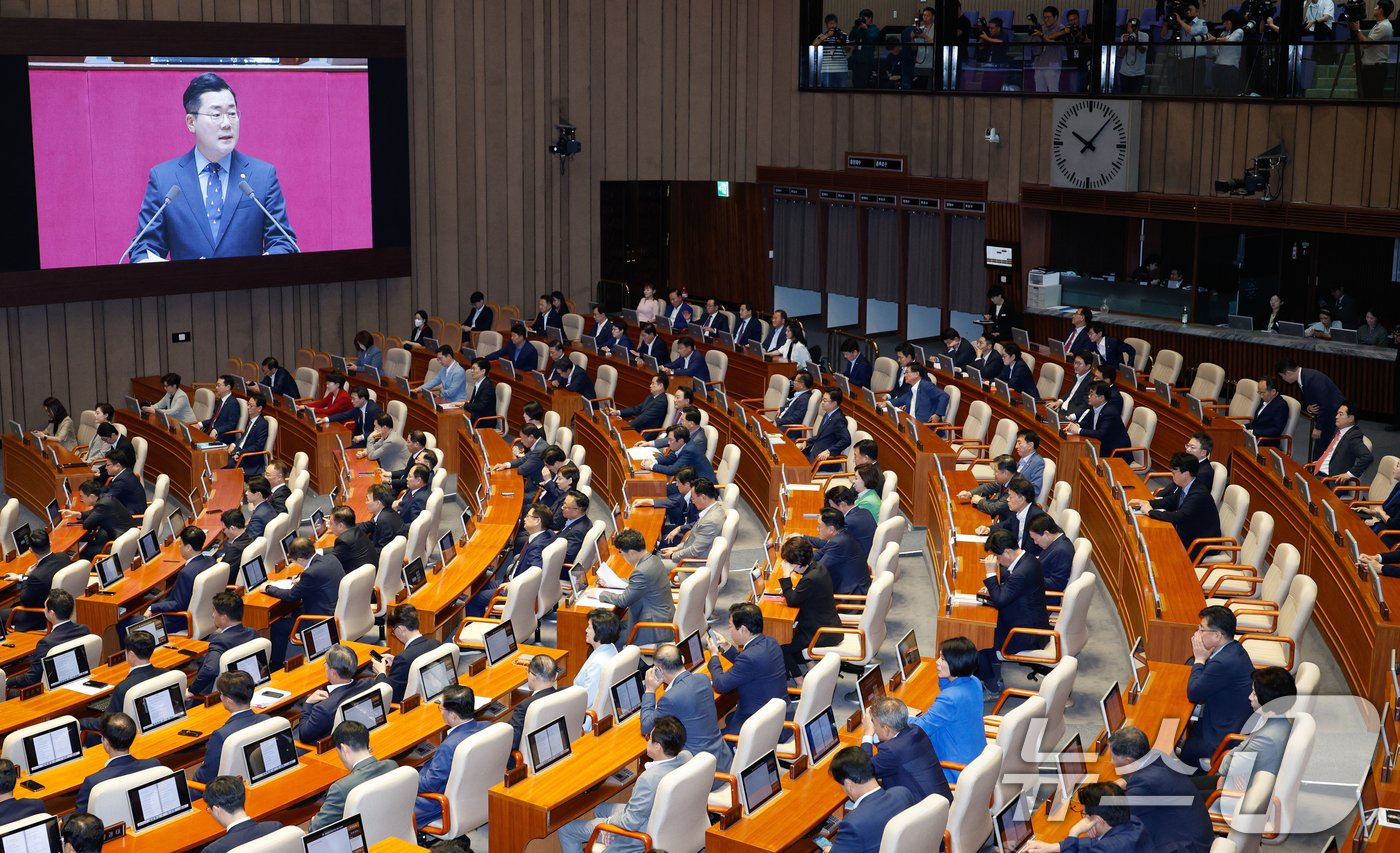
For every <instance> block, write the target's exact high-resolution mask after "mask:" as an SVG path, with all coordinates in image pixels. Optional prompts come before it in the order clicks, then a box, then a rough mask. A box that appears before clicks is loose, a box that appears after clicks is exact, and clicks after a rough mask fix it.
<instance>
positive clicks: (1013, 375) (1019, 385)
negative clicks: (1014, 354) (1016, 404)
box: [1003, 358, 1040, 400]
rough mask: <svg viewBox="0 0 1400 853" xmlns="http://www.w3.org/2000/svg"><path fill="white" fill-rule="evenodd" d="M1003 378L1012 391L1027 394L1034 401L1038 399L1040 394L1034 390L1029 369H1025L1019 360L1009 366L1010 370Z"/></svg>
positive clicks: (1024, 365) (1022, 362)
mask: <svg viewBox="0 0 1400 853" xmlns="http://www.w3.org/2000/svg"><path fill="white" fill-rule="evenodd" d="M1003 364H1004V362H1003ZM1003 378H1004V379H1005V380H1006V384H1007V385H1008V386H1010V387H1011V390H1012V391H1018V392H1020V393H1022V394H1029V395H1031V397H1033V398H1034V399H1036V400H1039V399H1040V392H1039V391H1038V390H1036V387H1035V377H1033V376H1031V369H1030V368H1029V367H1026V363H1025V362H1024V361H1021V360H1020V359H1019V358H1018V359H1016V361H1015V362H1014V363H1013V364H1012V365H1011V370H1010V371H1008V372H1007V374H1006V376H1004V377H1003ZM1013 399H1014V398H1013Z"/></svg>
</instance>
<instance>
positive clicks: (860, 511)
mask: <svg viewBox="0 0 1400 853" xmlns="http://www.w3.org/2000/svg"><path fill="white" fill-rule="evenodd" d="M846 532H847V533H849V534H851V536H852V537H853V538H854V539H855V540H856V553H858V554H859V555H860V557H861V559H865V557H866V556H867V555H869V554H870V548H871V546H872V545H874V544H875V516H873V515H871V514H870V510H868V509H866V508H865V507H863V506H858V507H855V508H853V509H852V510H851V511H850V512H848V513H846Z"/></svg>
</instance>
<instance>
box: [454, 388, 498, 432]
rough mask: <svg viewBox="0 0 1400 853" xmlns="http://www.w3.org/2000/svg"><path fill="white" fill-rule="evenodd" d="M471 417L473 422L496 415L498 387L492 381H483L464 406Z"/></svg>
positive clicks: (474, 389)
mask: <svg viewBox="0 0 1400 853" xmlns="http://www.w3.org/2000/svg"><path fill="white" fill-rule="evenodd" d="M462 408H464V409H466V410H467V414H469V415H471V418H472V422H473V423H475V422H476V419H477V418H489V417H492V416H493V415H495V414H496V386H495V385H493V384H492V383H491V380H490V379H482V380H481V381H480V382H478V383H477V384H476V387H475V388H473V389H472V395H471V396H470V397H469V398H467V401H466V402H465V403H463V404H462Z"/></svg>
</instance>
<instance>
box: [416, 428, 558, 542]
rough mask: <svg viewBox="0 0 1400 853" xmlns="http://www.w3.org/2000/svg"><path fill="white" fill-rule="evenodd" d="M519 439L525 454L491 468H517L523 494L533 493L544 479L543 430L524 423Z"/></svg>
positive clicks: (500, 469) (545, 444) (499, 469)
mask: <svg viewBox="0 0 1400 853" xmlns="http://www.w3.org/2000/svg"><path fill="white" fill-rule="evenodd" d="M519 441H520V444H521V445H522V446H523V447H524V448H525V454H524V455H523V456H517V457H515V458H514V459H512V460H510V461H509V462H497V463H496V464H495V465H494V466H492V470H493V471H504V470H506V469H507V468H516V469H518V470H519V471H520V478H521V479H522V480H524V481H525V494H527V495H533V494H534V493H535V490H537V489H538V488H539V487H540V483H541V482H542V481H543V480H544V450H545V447H547V446H548V445H547V443H546V442H545V440H544V430H542V429H540V428H539V427H537V426H535V425H534V424H526V425H525V426H523V427H521V428H520V438H519ZM405 520H407V519H405Z"/></svg>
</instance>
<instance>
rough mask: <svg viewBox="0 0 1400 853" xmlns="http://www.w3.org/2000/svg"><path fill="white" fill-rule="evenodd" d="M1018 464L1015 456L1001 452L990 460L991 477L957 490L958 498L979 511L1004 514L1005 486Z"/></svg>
mask: <svg viewBox="0 0 1400 853" xmlns="http://www.w3.org/2000/svg"><path fill="white" fill-rule="evenodd" d="M1018 466H1019V463H1018V462H1017V460H1016V457H1015V456H1012V455H1011V454H1009V453H1003V454H1002V455H1000V456H998V457H996V458H995V459H993V460H992V479H990V480H988V481H987V482H985V483H982V484H981V485H979V486H976V487H975V488H971V489H963V490H962V491H961V492H958V500H962V501H968V502H969V503H971V504H972V505H973V506H974V507H976V508H977V509H978V510H980V511H981V512H985V513H986V514H987V515H992V516H996V517H998V518H1000V517H1001V516H1003V515H1005V514H1006V486H1007V484H1008V483H1010V482H1011V479H1012V478H1013V477H1015V476H1016V469H1017V467H1018Z"/></svg>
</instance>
